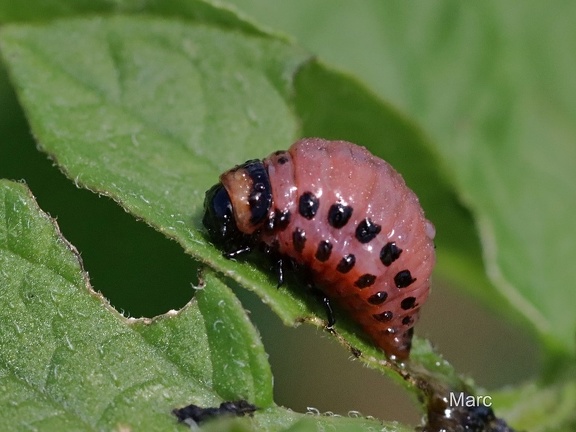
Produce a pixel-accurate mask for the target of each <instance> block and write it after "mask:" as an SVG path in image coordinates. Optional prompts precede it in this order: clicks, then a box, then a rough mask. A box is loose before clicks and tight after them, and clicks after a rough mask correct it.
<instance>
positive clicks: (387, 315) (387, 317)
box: [372, 311, 394, 322]
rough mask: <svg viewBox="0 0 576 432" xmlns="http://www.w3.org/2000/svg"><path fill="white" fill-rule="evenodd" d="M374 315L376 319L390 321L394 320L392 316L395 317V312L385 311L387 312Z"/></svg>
mask: <svg viewBox="0 0 576 432" xmlns="http://www.w3.org/2000/svg"><path fill="white" fill-rule="evenodd" d="M372 317H373V318H374V319H375V320H376V321H380V322H388V321H390V320H392V318H394V314H393V313H392V311H385V312H382V313H379V314H375V315H372Z"/></svg>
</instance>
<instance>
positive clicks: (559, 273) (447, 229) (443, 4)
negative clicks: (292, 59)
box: [228, 0, 576, 367]
mask: <svg viewBox="0 0 576 432" xmlns="http://www.w3.org/2000/svg"><path fill="white" fill-rule="evenodd" d="M228 3H229V4H234V5H237V6H239V7H242V8H243V9H245V10H247V11H250V14H251V15H253V16H255V17H257V18H259V19H261V20H262V21H263V22H265V23H267V24H268V25H272V26H275V27H276V28H281V29H283V30H286V31H287V32H288V33H290V34H293V35H295V36H296V37H297V38H298V39H299V40H301V41H302V42H303V43H305V44H306V46H308V47H310V48H312V49H313V51H314V52H317V53H318V54H319V55H320V56H322V57H323V58H325V59H327V60H328V61H330V62H332V64H335V65H339V66H341V67H343V68H345V69H347V70H351V71H353V72H354V73H355V74H357V76H359V77H362V78H363V79H364V80H365V81H366V82H368V83H369V84H370V86H371V87H372V88H374V89H375V90H376V91H377V92H378V93H379V94H380V95H383V96H384V97H385V98H386V99H388V100H390V101H391V102H393V103H394V104H395V105H396V106H398V107H401V108H402V109H403V110H404V112H406V113H407V114H408V115H410V116H411V117H413V118H414V119H416V120H417V121H418V122H419V124H421V125H422V126H423V127H424V129H425V132H426V134H427V135H428V136H430V137H431V138H432V140H431V144H433V145H434V146H435V152H436V153H438V154H439V155H440V157H441V158H442V161H443V165H444V166H445V167H446V168H445V173H446V176H447V177H448V178H449V179H450V180H451V185H452V187H455V188H456V191H457V195H458V196H459V197H460V198H461V201H462V202H464V203H465V204H466V206H467V207H468V208H469V209H470V210H471V212H472V214H473V215H474V220H475V223H476V225H477V227H478V229H479V232H480V237H481V243H482V254H483V258H484V263H485V267H486V272H487V274H488V276H489V278H490V280H491V281H492V283H493V284H494V286H495V287H496V288H497V291H495V290H494V289H493V288H491V287H490V286H489V285H487V284H486V283H484V282H482V283H477V281H483V280H484V277H482V276H481V275H479V272H478V269H477V268H476V266H474V263H473V262H472V261H470V259H473V258H474V259H477V257H478V256H479V249H478V246H477V245H475V244H474V243H475V237H476V236H475V235H474V234H473V233H472V230H471V225H470V221H469V220H468V222H466V219H467V218H468V217H467V216H466V215H454V221H455V222H458V221H459V220H460V222H463V224H460V222H458V225H454V226H452V227H451V226H450V224H449V223H447V224H446V225H444V223H445V222H446V221H448V220H449V218H445V215H443V218H441V219H438V218H437V216H435V215H434V213H435V210H436V209H435V207H434V206H432V207H430V204H426V205H425V208H426V210H427V211H428V212H429V213H431V215H434V217H433V218H432V220H433V221H434V222H435V223H438V224H439V227H438V228H439V229H438V241H439V242H442V241H447V242H449V243H450V246H452V245H456V246H457V244H456V242H457V241H458V240H461V241H463V242H464V244H463V245H462V249H463V250H462V252H464V255H460V256H458V248H457V247H456V248H454V249H452V250H450V251H446V250H441V249H440V247H441V245H440V244H439V249H438V256H439V262H440V263H442V262H444V263H446V265H447V266H450V267H451V268H452V272H453V273H452V279H456V280H458V281H459V282H460V285H461V286H463V287H465V288H467V289H469V290H470V291H472V292H473V293H474V294H475V295H476V296H478V297H479V298H481V299H482V300H483V301H485V302H486V303H487V304H489V305H491V306H493V307H494V308H496V309H499V310H500V311H501V313H503V314H506V315H519V314H521V315H522V316H523V317H524V320H525V321H527V322H529V323H530V325H531V326H532V328H534V329H535V330H536V331H537V332H538V333H539V335H540V336H541V338H542V340H543V342H544V343H545V344H546V345H547V348H548V352H549V354H553V353H559V354H561V355H563V356H566V355H570V356H572V357H573V356H574V354H575V353H576V338H575V333H576V314H574V313H573V307H572V304H571V303H570V302H569V301H566V299H568V298H571V292H572V288H571V286H572V281H573V280H575V279H576V267H574V266H572V265H569V264H567V263H569V262H572V261H573V260H574V258H576V243H575V242H574V241H572V239H573V238H575V237H576V219H575V218H574V217H573V209H574V208H576V190H575V186H574V185H575V184H576V171H575V170H574V169H573V168H574V165H575V163H576V147H575V146H574V145H573V143H574V141H575V139H576V138H575V137H576V131H575V128H574V125H575V124H576V105H575V104H576V102H575V101H576V88H575V87H574V84H573V79H572V77H573V76H574V75H575V74H576V63H575V62H574V61H573V56H570V55H566V53H568V52H571V51H572V50H573V45H574V43H573V41H574V39H575V37H576V33H575V28H574V26H573V21H574V18H575V17H576V7H575V5H574V4H573V3H570V2H564V1H555V2H551V3H550V2H548V3H545V4H544V3H541V2H538V1H528V2H522V4H518V3H516V2H509V1H508V2H507V1H500V0H491V1H484V2H476V3H473V4H468V3H462V2H459V1H453V0H444V1H440V2H433V3H429V4H426V5H423V4H422V3H421V2H417V1H407V2H401V3H399V2H396V3H389V2H380V1H377V0H375V1H368V2H363V3H362V4H361V5H357V4H352V3H346V2H336V3H334V2H332V1H329V0H325V1H318V2H307V1H298V0H295V1H292V2H289V3H286V2H284V3H282V2H272V3H271V2H268V1H261V0H229V1H228ZM343 28H345V29H346V31H345V32H343V31H342V29H343ZM350 35H354V37H350ZM371 128H372V126H371ZM402 172H403V173H404V171H402ZM421 197H422V199H423V201H424V202H425V203H426V199H427V196H426V195H424V196H421ZM465 233H468V234H469V236H470V237H468V238H465V237H461V235H462V234H465ZM453 234H454V237H452V235H453ZM447 235H448V238H447V237H446V236H447ZM470 239H472V241H471V240H470ZM445 253H446V254H448V255H443V254H445ZM475 257H476V258H475ZM469 258H470V259H469ZM441 265H442V264H439V266H441ZM440 269H441V267H440ZM442 274H443V275H445V273H444V272H442ZM552 367H553V366H552Z"/></svg>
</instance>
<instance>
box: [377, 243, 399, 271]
mask: <svg viewBox="0 0 576 432" xmlns="http://www.w3.org/2000/svg"><path fill="white" fill-rule="evenodd" d="M401 253H402V249H400V248H399V247H398V246H396V242H388V243H386V244H385V245H384V247H383V248H382V250H381V251H380V261H382V264H384V265H385V266H386V267H388V266H389V265H390V264H392V263H393V262H394V261H396V260H397V259H398V258H399V257H400V254H401Z"/></svg>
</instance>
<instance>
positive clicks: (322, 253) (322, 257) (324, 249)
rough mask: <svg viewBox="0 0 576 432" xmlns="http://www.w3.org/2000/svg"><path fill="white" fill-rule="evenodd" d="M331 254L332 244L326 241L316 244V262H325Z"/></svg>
mask: <svg viewBox="0 0 576 432" xmlns="http://www.w3.org/2000/svg"><path fill="white" fill-rule="evenodd" d="M331 253H332V244H331V243H330V242H329V241H328V240H322V241H321V242H320V243H318V249H316V259H317V260H318V261H322V262H324V261H327V260H328V258H330V254H331Z"/></svg>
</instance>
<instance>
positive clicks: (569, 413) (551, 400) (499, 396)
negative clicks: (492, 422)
mask: <svg viewBox="0 0 576 432" xmlns="http://www.w3.org/2000/svg"><path fill="white" fill-rule="evenodd" d="M573 369H574V368H573V367H571V368H568V370H569V371H570V373H569V374H564V375H565V379H564V380H561V381H558V382H556V383H553V384H545V383H528V384H525V385H522V386H519V387H517V388H514V389H505V390H502V391H501V392H499V393H495V394H494V395H493V402H494V404H497V406H498V407H499V412H500V413H501V414H502V415H504V416H506V419H507V420H508V421H510V422H511V423H512V424H514V425H515V427H517V428H518V430H530V431H534V432H543V431H548V432H551V431H558V432H562V431H569V430H574V429H575V428H576V410H575V409H574V407H575V406H576V381H575V380H574V376H575V374H574V370H573Z"/></svg>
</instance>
